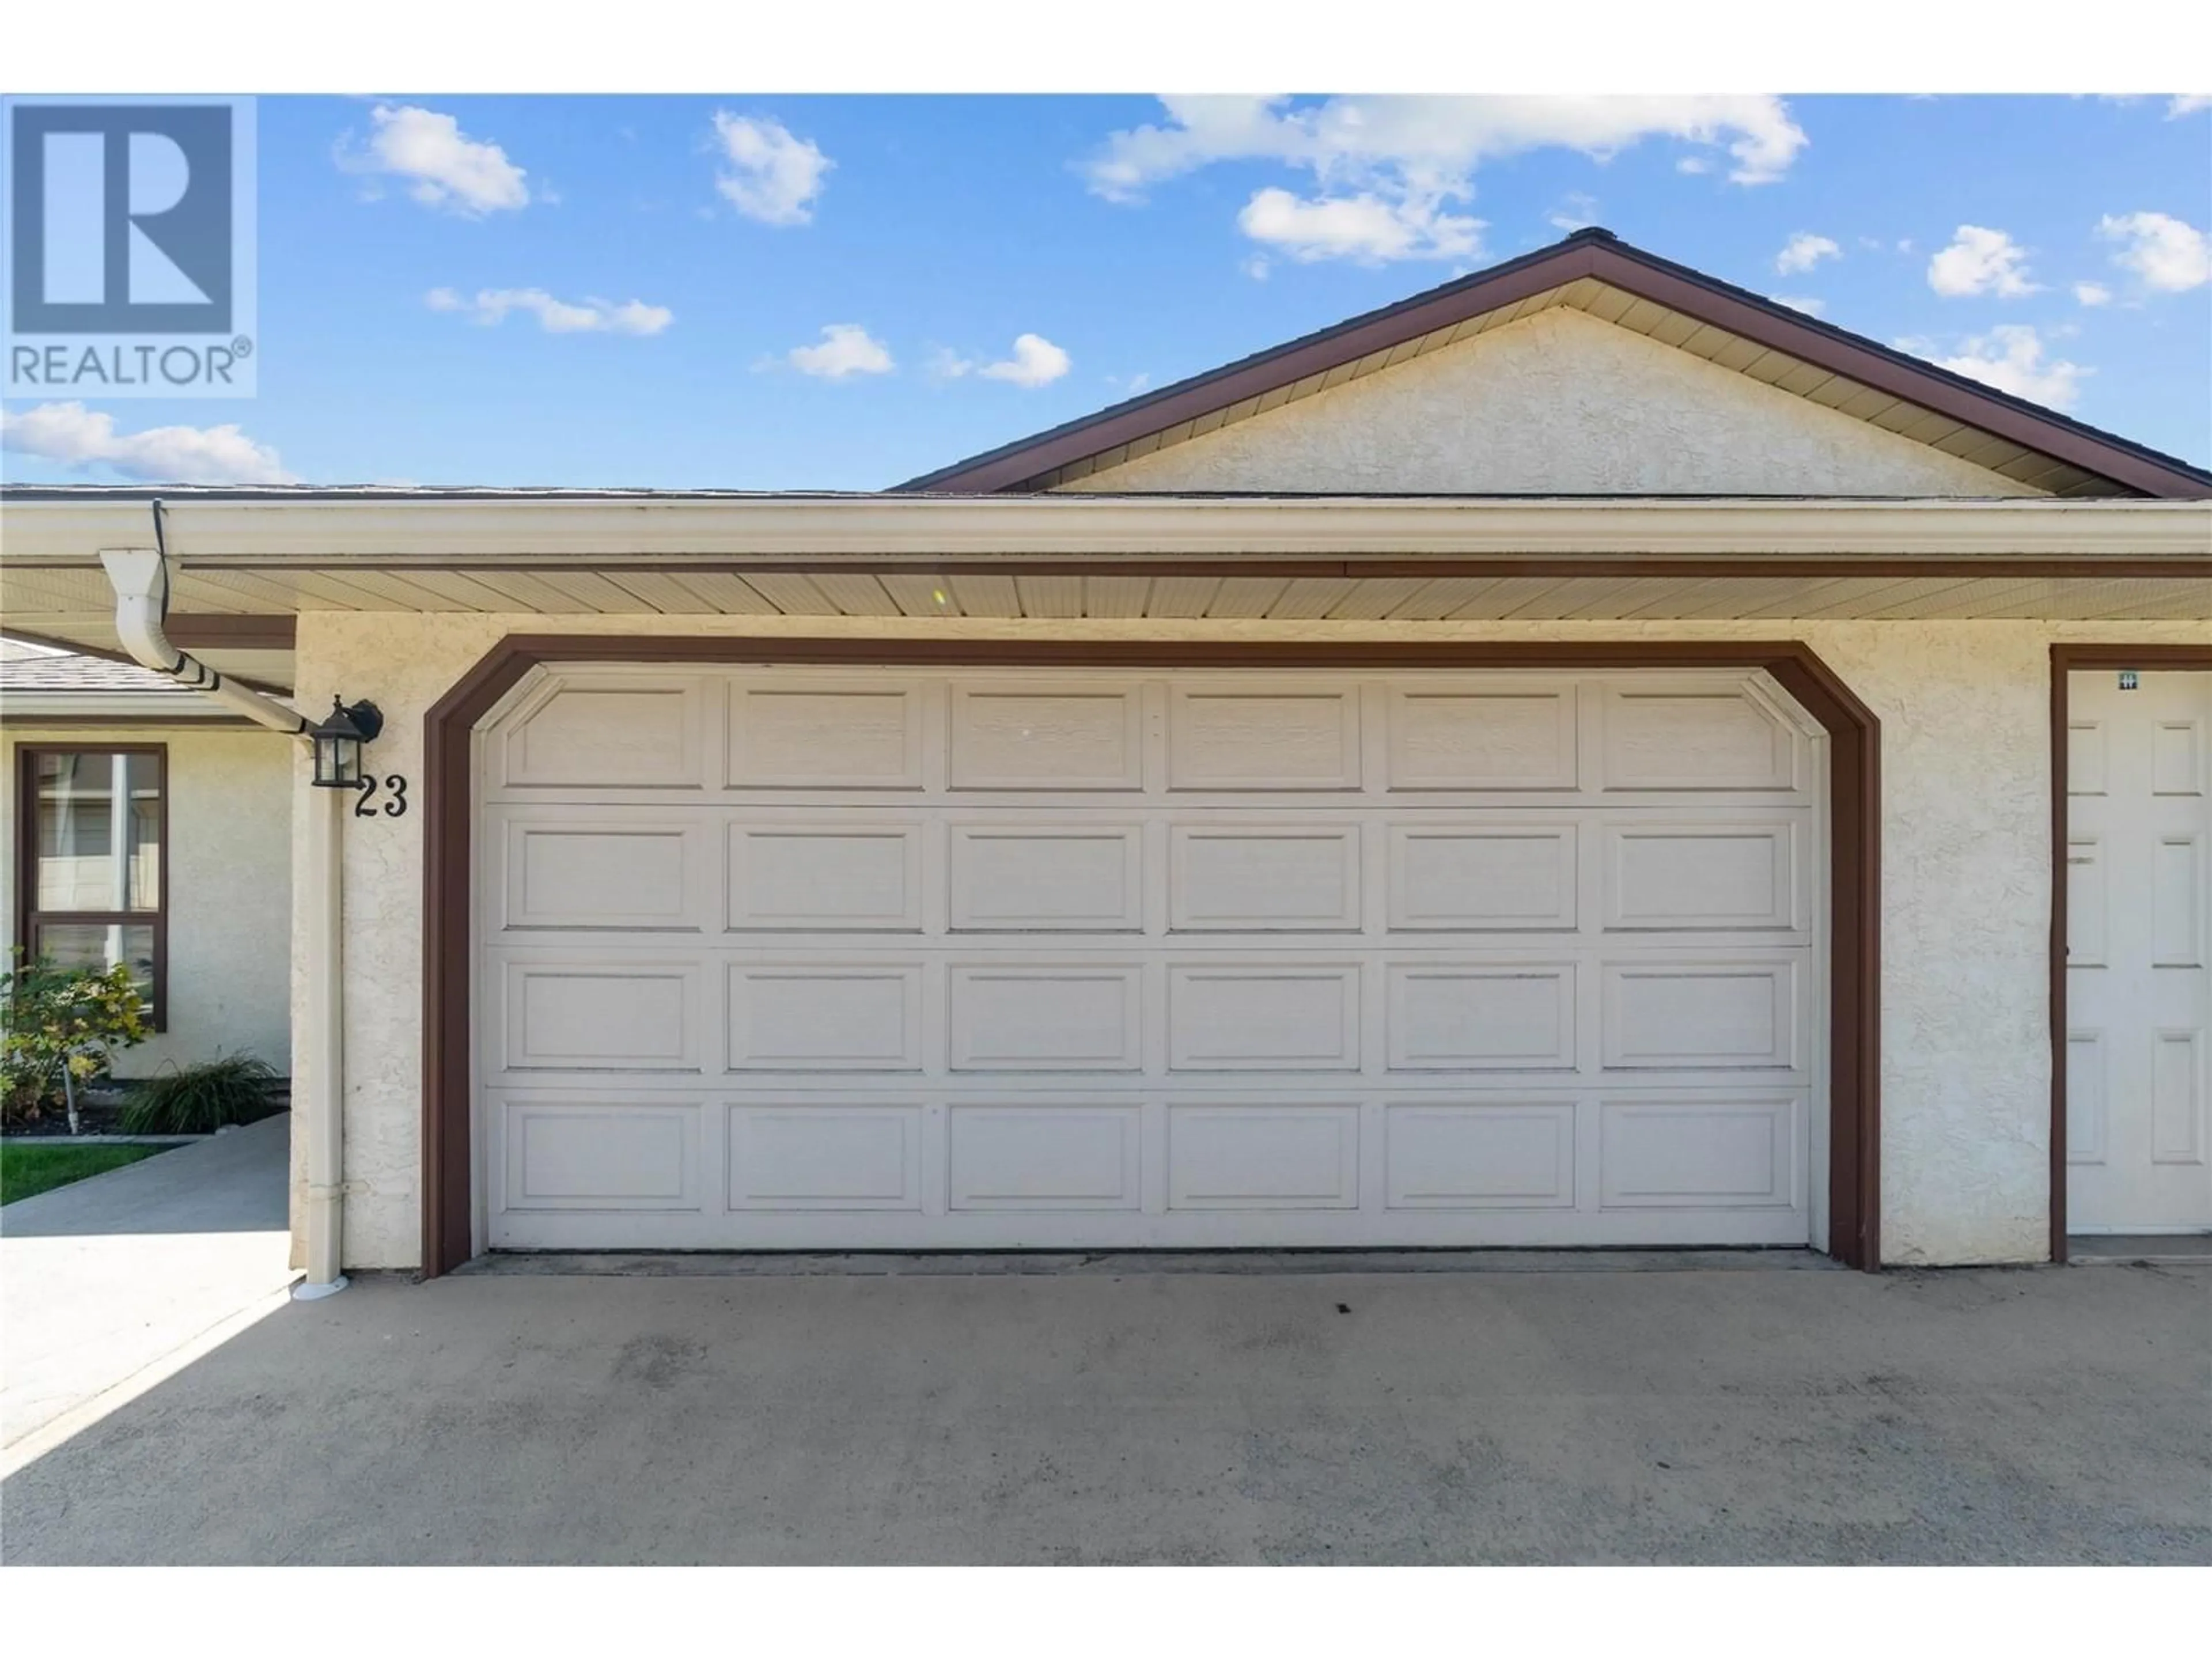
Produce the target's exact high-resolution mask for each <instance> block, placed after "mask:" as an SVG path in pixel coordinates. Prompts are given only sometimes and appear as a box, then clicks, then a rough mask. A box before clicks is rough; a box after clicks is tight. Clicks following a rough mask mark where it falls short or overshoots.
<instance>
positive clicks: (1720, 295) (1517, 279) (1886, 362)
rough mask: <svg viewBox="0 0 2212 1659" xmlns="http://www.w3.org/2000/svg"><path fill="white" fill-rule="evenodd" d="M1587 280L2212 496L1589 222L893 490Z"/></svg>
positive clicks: (1315, 371)
mask: <svg viewBox="0 0 2212 1659" xmlns="http://www.w3.org/2000/svg"><path fill="white" fill-rule="evenodd" d="M1583 278H1595V280H1596V282H1597V283H1602V284H1604V285H1605V286H1606V287H1607V288H1612V289H1621V290H1624V291H1626V292H1627V293H1628V294H1631V295H1634V296H1636V297H1637V298H1638V299H1642V300H1647V301H1650V302H1651V303H1652V304H1654V305H1656V306H1659V307H1664V308H1665V309H1667V310H1670V311H1674V312H1676V313H1680V314H1681V315H1683V316H1685V317H1687V318H1690V319H1693V320H1694V321H1696V322H1699V323H1702V324H1705V325H1711V327H1713V328H1716V329H1718V330H1721V331H1724V332H1727V333H1732V334H1735V335H1736V336H1738V337H1741V338H1742V339H1745V340H1747V341H1748V342H1751V343H1754V344H1757V345H1759V346H1762V347H1765V348H1766V349H1769V350H1771V351H1776V352H1779V353H1782V354H1784V356H1790V357H1795V358H1797V359H1799V360H1801V361H1802V362H1805V363H1808V364H1810V365H1812V366H1814V368H1820V369H1825V370H1826V371H1827V372H1828V373H1829V374H1832V375H1835V376H1838V377H1841V378H1843V379H1844V380H1850V381H1856V382H1857V383H1859V384H1860V385H1862V386H1866V387H1868V388H1870V389H1872V390H1875V391H1878V392H1885V393H1887V394H1888V395H1889V396H1891V397H1893V398H1898V399H1900V400H1902V401H1904V402H1907V403H1911V404H1917V405H1919V406H1920V407H1922V408H1923V409H1926V410H1929V412H1930V413H1931V414H1936V415H1940V416H1947V417H1948V418H1950V419H1952V420H1954V421H1956V422H1959V423H1960V425H1962V426H1968V427H1972V428H1977V429H1978V430H1981V431H1984V432H1987V433H1989V434H1990V435H1992V437H1995V438H1998V439H2002V440H2005V441H2008V442H2009V443H2012V444H2015V445H2018V446H2020V447H2021V448H2022V449H2026V450H2032V451H2034V452H2036V453H2040V454H2044V455H2047V456H2049V457H2051V458H2052V459H2053V462H2054V465H2059V466H2060V468H2061V470H2064V471H2069V476H2071V477H2075V478H2076V479H2082V480H2085V481H2086V484H2087V488H2088V489H2092V490H2096V489H2103V490H2104V491H2105V492H2106V493H2118V494H2130V495H2153V496H2166V497H2175V498H2181V499H2187V500H2204V499H2207V498H2212V472H2207V471H2204V470H2203V469H2202V468H2200V467H2196V466H2192V465H2190V464H2189V463H2188V462H2186V461H2184V460H2181V459H2178V458H2176V457H2174V456H2172V455H2166V454H2163V453H2160V452H2159V451H2157V450H2154V449H2151V448H2149V447H2147V446H2145V445H2142V444H2137V443H2135V442H2133V441H2130V440H2128V439H2125V438H2122V437H2120V436H2118V435H2116V434H2113V433H2110V432H2105V431H2101V430H2100V429H2099V428H2095V427H2093V426H2089V425H2087V424H2085V423H2084V422H2080V421H2076V420H2074V419H2072V418H2071V417H2069V416H2064V415H2061V414H2059V413H2057V411H2056V410H2050V409H2045V408H2044V407H2042V406H2041V405H2039V404H2033V403H2030V402H2028V401H2027V399H2026V398H2015V397H2013V396H2012V395H2010V394H2009V393H2008V392H2000V391H1998V390H1996V388H1995V387H1993V386H1985V385H1984V384H1983V383H1981V382H1980V381H1978V380H1969V379H1967V378H1966V376H1964V375H1960V374H1954V373H1953V372H1952V371H1950V370H1948V369H1946V368H1939V367H1937V366H1936V364H1934V363H1930V362H1924V361H1923V360H1922V359H1920V358H1917V357H1913V356H1909V355H1907V354H1906V353H1905V352H1902V351H1899V350H1896V349H1893V348H1892V347H1889V346H1886V345H1883V344H1881V343H1880V342H1878V341H1875V340H1871V339H1869V338H1867V337H1865V336H1863V335H1859V334H1854V333H1852V332H1851V331H1849V330H1847V329H1842V328H1838V327H1836V326H1835V325H1833V324H1830V323H1824V322H1820V321H1819V320H1818V319H1814V318H1812V317H1808V316H1807V315H1805V314H1804V313H1802V312H1799V311H1796V310H1794V309H1792V308H1791V307H1787V306H1784V305H1781V304H1778V303H1777V302H1776V301H1772V300H1770V299H1768V298H1766V297H1765V295H1759V294H1754V293H1753V292H1751V291H1750V290H1748V289H1741V288H1738V287H1736V286H1735V284H1734V283H1725V282H1723V281H1721V280H1720V279H1719V278H1717V277H1715V276H1707V275H1705V273H1704V272H1702V271H1699V270H1692V268H1690V267H1689V266H1687V265H1682V264H1675V263H1674V261H1672V260H1670V259H1667V258H1662V257H1661V256H1660V255H1658V254H1656V253H1652V252H1648V251H1646V250H1644V249H1643V248H1640V247H1638V246H1635V245H1634V244H1633V243H1631V242H1626V241H1624V240H1621V239H1620V237H1619V236H1617V235H1616V234H1613V232H1612V231H1611V230H1609V229H1607V228H1605V227H1604V226H1601V225H1586V226H1584V227H1583V228H1580V229H1578V230H1575V231H1571V232H1570V233H1569V234H1567V235H1565V237H1563V238H1561V239H1560V240H1558V241H1556V242H1551V243H1547V244H1546V245H1545V246H1542V247H1539V248H1534V249H1532V250H1530V251H1529V252H1527V253H1524V254H1521V255H1519V256H1517V257H1516V258H1511V259H1508V260H1506V261H1504V263H1503V264H1497V265H1492V266H1491V267H1490V268H1489V269H1487V270H1479V271H1474V272H1472V273H1470V274H1469V275H1468V276H1460V277H1455V278H1454V279H1453V280H1451V281H1449V282H1447V283H1441V284H1439V285H1438V286H1437V287H1434V288H1431V289H1425V290H1424V291H1423V292H1421V293H1419V294H1415V295H1411V296H1409V297H1407V298H1406V299H1403V300H1400V301H1395V302H1394V303H1392V304H1390V305H1387V306H1383V307H1380V308H1379V309H1376V310H1374V311H1370V312H1365V313H1361V314H1360V315H1358V316H1356V317H1352V318H1349V319H1346V320H1345V321H1343V322H1341V323H1338V324H1335V325H1332V326H1330V327H1328V328H1324V329H1322V330H1319V331H1316V332H1314V333H1311V334H1307V335H1304V336H1301V337H1298V338H1297V339H1294V340H1291V341H1287V342H1285V343H1283V344H1281V345H1279V346H1273V347H1271V348H1269V349H1267V350H1264V351H1260V352H1256V353H1254V354H1253V355H1252V356H1248V357H1243V358H1240V359H1238V360H1237V361H1236V362H1230V363H1225V364H1224V365H1222V366H1221V367H1220V368H1213V369H1208V370H1206V371H1205V372H1204V373H1202V374H1194V375H1192V376H1190V377H1189V378H1188V379H1186V380H1178V381H1176V382H1175V383H1174V384H1172V385H1170V386H1162V387H1160V388H1159V389H1158V390H1157V391H1153V392H1146V393H1145V394H1143V395H1142V396H1140V397H1136V398H1129V399H1127V400H1126V401H1124V402H1122V403H1119V404H1112V405H1110V406H1109V407H1108V408H1105V409H1102V410H1098V411H1097V412H1096V413H1095V414H1091V415H1086V416H1081V417H1079V418H1078V419H1076V420H1073V421H1069V422H1065V423H1063V424H1061V425H1060V426H1056V427H1053V428H1049V429H1048V430H1047V431H1044V432H1040V433H1036V434H1034V435H1031V436H1029V437H1026V438H1021V439H1017V440H1016V441H1014V442H1012V443H1010V444H1004V445H1001V446H1000V447H998V448H996V449H992V450H987V451H985V452H983V453H981V454H977V455H971V456H969V458H967V459H965V460H961V461H956V462H954V463H953V464H952V465H950V466H945V467H940V468H939V469H938V470H937V471H933V472H927V473H924V474H923V475H921V477H915V478H909V479H908V480H907V481H906V482H905V483H901V484H896V485H894V486H893V492H894V493H911V492H919V491H933V492H943V493H948V494H958V495H985V494H995V493H1000V492H1011V493H1017V494H1018V493H1023V492H1026V491H1034V490H1036V489H1043V488H1048V487H1049V486H1050V484H1051V483H1053V482H1054V479H1055V478H1056V477H1059V476H1060V474H1061V473H1062V472H1063V471H1064V470H1065V469H1066V468H1068V467H1070V466H1074V465H1078V464H1079V463H1083V462H1086V461H1090V460H1091V459H1093V458H1096V457H1098V456H1102V455H1104V454H1106V453H1107V452H1109V451H1112V450H1115V449H1116V448H1121V447H1126V446H1127V445H1129V444H1132V443H1134V442H1137V441H1140V440H1142V439H1146V438H1149V437H1152V436H1153V435H1156V434H1159V433H1164V432H1167V431H1169V430H1170V428H1176V427H1178V426H1182V425H1183V424H1184V423H1186V422H1192V421H1194V420H1197V419H1200V417H1203V416H1209V415H1212V414H1215V413H1216V412H1218V411H1220V410H1229V409H1231V408H1233V407H1234V406H1236V405H1237V404H1245V403H1248V401H1249V400H1254V399H1257V398H1263V397H1265V396H1266V395H1267V393H1269V392H1276V391H1279V390H1281V389H1283V388H1286V387H1291V386H1295V385H1296V384H1297V383H1298V382H1300V381H1305V380H1310V379H1312V378H1313V377H1316V376H1319V375H1322V374H1326V373H1328V371H1329V370H1331V369H1334V368H1340V367H1342V366H1343V365H1346V364H1347V363H1356V362H1358V361H1359V360H1360V359H1362V358H1371V357H1373V356H1374V355H1375V354H1377V353H1382V352H1386V351H1388V350H1389V349H1391V348H1393V347H1395V346H1398V345H1401V344H1404V343H1407V342H1408V341H1412V340H1417V339H1419V338H1421V337H1424V336H1426V335H1432V334H1435V333H1437V332H1438V331H1441V330H1443V329H1448V328H1452V327H1455V326H1456V325H1459V324H1461V323H1463V322H1466V321H1468V319H1472V318H1475V317H1479V316H1481V315H1484V314H1485V313H1492V312H1496V311H1500V310H1503V309H1504V308H1505V307H1509V306H1512V305H1515V304H1516V303H1519V302H1520V301H1525V300H1528V299H1532V298H1534V297H1535V296H1536V295H1541V294H1546V293H1547V292H1549V291H1551V290H1553V289H1561V288H1564V287H1565V286H1566V285H1568V284H1570V283H1576V282H1578V281H1581V280H1582V279H1583ZM1954 429H1955V428H1954ZM2014 453H2018V452H2017V451H2015V452H2014Z"/></svg>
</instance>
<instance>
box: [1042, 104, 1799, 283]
mask: <svg viewBox="0 0 2212 1659" xmlns="http://www.w3.org/2000/svg"><path fill="white" fill-rule="evenodd" d="M1161 102H1162V104H1163V106H1164V109H1165V112H1166V117H1165V119H1164V120H1163V121H1162V122H1160V123H1159V124H1158V125H1146V126H1140V127H1135V128H1132V129H1129V130H1127V131H1120V132H1115V133H1113V134H1111V135H1110V136H1109V137H1108V139H1107V141H1106V143H1105V144H1104V145H1103V147H1102V148H1101V149H1100V150H1099V151H1098V153H1097V155H1093V156H1091V158H1090V159H1089V160H1088V161H1085V163H1084V164H1083V171H1084V173H1085V175H1086V177H1087V179H1088V180H1089V183H1090V186H1091V189H1092V190H1093V191H1096V192H1097V194H1099V195H1101V196H1103V197H1107V198H1109V200H1112V201H1117V202H1132V201H1137V200H1140V199H1141V198H1142V197H1143V196H1144V193H1145V191H1146V189H1147V188H1148V187H1150V186H1151V185H1155V184H1158V183H1159V182H1160V181H1162V180H1164V179H1172V178H1176V177H1177V176H1179V175H1181V174H1183V173H1191V172H1194V171H1196V170H1198V169H1200V168H1202V167H1209V166H1212V165H1213V164H1214V163H1216V162H1224V161H1272V162H1275V163H1278V164H1279V165H1281V166H1284V167H1292V168H1296V169H1298V170H1300V171H1302V172H1305V173H1310V174H1311V175H1312V176H1313V179H1314V183H1313V185H1312V187H1311V189H1310V191H1304V192H1294V191H1289V190H1284V189H1281V188H1279V187H1273V188H1269V189H1263V190H1261V191H1259V192H1258V193H1256V194H1255V195H1254V196H1253V197H1251V199H1250V201H1249V202H1248V203H1247V204H1246V205H1245V208H1244V210H1243V214H1242V215H1241V216H1239V222H1240V224H1242V225H1243V228H1244V229H1245V232H1246V234H1248V235H1251V236H1253V237H1255V239H1257V240H1265V241H1267V242H1269V243H1270V245H1271V246H1279V247H1280V248H1282V249H1283V251H1285V252H1290V253H1291V255H1292V257H1294V258H1301V259H1320V258H1352V259H1358V260H1362V261H1369V262H1371V261H1376V260H1381V259H1395V258H1432V259H1450V258H1465V257H1471V256H1472V254H1473V252H1474V249H1475V247H1476V246H1477V244H1476V233H1477V232H1478V231H1479V230H1480V222H1477V221H1475V220H1473V219H1469V218H1467V217H1464V216H1461V215H1458V214H1455V213H1451V212H1447V211H1446V210H1445V209H1446V204H1453V203H1464V202H1466V201H1468V200H1469V199H1471V198H1472V197H1473V195H1474V173H1475V170H1476V168H1477V167H1480V165H1481V164H1482V163H1483V162H1485V161H1494V160H1497V159H1499V158H1501V157H1504V156H1510V155H1520V154H1522V153H1523V152H1526V151H1529V150H1534V149H1545V148H1547V147H1559V148H1564V149H1573V150H1579V151H1581V152H1582V153H1583V154H1584V155H1590V156H1593V157H1595V158H1597V159H1599V160H1604V159H1607V158H1609V157H1611V156H1612V155H1615V154H1617V153H1618V152H1620V151H1621V150H1624V149H1628V148H1629V147H1630V146H1632V145H1634V144H1637V143H1641V142H1643V141H1644V140H1645V139H1648V138H1654V137H1671V138H1674V139H1677V140H1680V141H1682V142H1685V143H1695V144H1701V145H1708V146H1723V147H1725V149H1726V150H1727V152H1728V155H1729V158H1730V160H1731V164H1732V165H1731V167H1730V172H1729V177H1730V178H1731V179H1734V180H1735V182H1736V183H1738V184H1746V185H1750V184H1765V183H1770V182H1771V181H1772V180H1774V179H1779V178H1781V177H1782V176H1783V174H1784V173H1786V172H1787V171H1788V170H1789V167H1790V163H1791V162H1792V161H1794V160H1795V159H1796V155H1797V153H1798V151H1799V150H1801V149H1803V148H1804V146H1805V143H1806V138H1805V135H1804V133H1803V131H1802V130H1801V129H1800V128H1799V127H1798V126H1797V125H1796V122H1795V121H1793V120H1791V119H1790V112H1789V108H1788V106H1786V105H1785V104H1784V103H1783V101H1782V100H1780V99H1778V98H1774V97H1769V96H1765V95H1761V94H1743V95H1736V94H1729V95H1722V96H1676V95H1672V94H1668V95H1662V96H1656V97H1590V98H1582V97H1575V98H1562V97H1518V96H1511V97H1504V96H1500V97H1474V98H1453V97H1425V96H1424V97H1383V98H1365V97H1361V98H1330V99H1326V100H1322V101H1320V102H1312V101H1307V102H1304V103H1296V102H1293V101H1292V100H1290V99H1287V98H1279V97H1244V96H1233V97H1222V96H1207V97H1174V98H1165V99H1163V100H1161ZM1683 159H1684V160H1686V161H1700V162H1702V161H1703V160H1704V159H1705V158H1702V157H1686V158H1683ZM1685 170H1686V171H1692V170H1701V168H1700V169H1691V168H1685Z"/></svg>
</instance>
